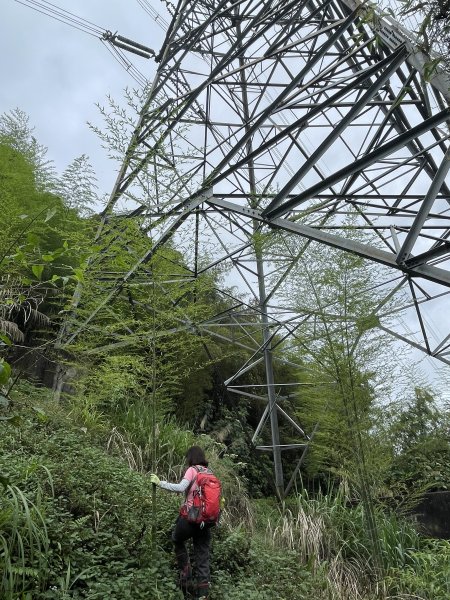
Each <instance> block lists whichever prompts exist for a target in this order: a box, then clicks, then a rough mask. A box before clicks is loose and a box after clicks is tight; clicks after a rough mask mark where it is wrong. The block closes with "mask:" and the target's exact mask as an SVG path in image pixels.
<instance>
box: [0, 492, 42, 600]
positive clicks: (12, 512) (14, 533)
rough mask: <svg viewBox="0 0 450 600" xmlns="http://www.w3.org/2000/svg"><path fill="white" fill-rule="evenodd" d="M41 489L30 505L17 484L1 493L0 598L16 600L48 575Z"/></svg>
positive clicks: (29, 501)
mask: <svg viewBox="0 0 450 600" xmlns="http://www.w3.org/2000/svg"><path fill="white" fill-rule="evenodd" d="M40 504H41V490H40V488H38V491H37V493H36V500H35V502H32V501H31V500H30V499H29V498H27V496H26V495H25V493H24V492H23V491H22V490H21V489H20V488H19V487H17V486H16V485H6V486H5V487H4V488H3V490H2V491H1V492H0V598H2V599H4V600H16V599H17V598H21V597H22V596H23V595H24V594H26V593H27V592H29V591H30V589H34V588H35V583H36V581H37V582H38V585H40V584H43V583H44V582H45V580H46V576H47V560H46V555H47V552H48V547H49V539H48V535H47V527H46V525H45V520H44V517H43V514H42V510H41V507H40Z"/></svg>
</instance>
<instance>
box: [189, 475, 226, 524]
mask: <svg viewBox="0 0 450 600" xmlns="http://www.w3.org/2000/svg"><path fill="white" fill-rule="evenodd" d="M194 469H195V470H196V471H197V477H196V478H195V479H193V480H192V483H191V486H192V485H193V483H194V482H196V483H197V489H196V490H195V491H194V493H193V504H192V506H191V508H190V509H189V510H188V509H187V507H186V504H183V506H182V507H181V510H180V514H181V516H182V517H184V518H185V519H187V520H188V521H189V522H190V523H196V524H197V525H202V524H203V525H204V524H214V523H217V521H218V520H219V515H220V498H221V495H222V485H221V483H220V480H219V479H218V478H217V477H216V476H215V475H214V473H213V472H212V471H211V469H207V468H206V467H199V466H194ZM191 486H189V487H191ZM188 491H189V488H188V490H187V492H188Z"/></svg>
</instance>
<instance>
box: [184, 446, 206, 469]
mask: <svg viewBox="0 0 450 600" xmlns="http://www.w3.org/2000/svg"><path fill="white" fill-rule="evenodd" d="M186 461H187V464H188V465H189V466H190V467H192V466H193V465H203V466H204V467H207V466H208V461H207V460H206V457H205V453H204V452H203V450H202V449H201V448H200V446H191V448H189V450H188V451H187V452H186Z"/></svg>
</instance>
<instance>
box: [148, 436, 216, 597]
mask: <svg viewBox="0 0 450 600" xmlns="http://www.w3.org/2000/svg"><path fill="white" fill-rule="evenodd" d="M186 462H187V464H188V469H187V471H186V472H185V474H184V476H183V479H182V480H181V482H180V483H169V482H167V481H160V479H159V477H158V476H157V475H154V474H153V475H151V476H150V481H151V482H152V483H154V484H155V485H158V486H159V487H161V488H162V489H165V490H169V491H171V492H178V493H183V492H184V494H185V500H184V502H183V504H182V506H181V509H180V515H179V517H178V519H177V521H176V523H175V528H174V530H173V533H172V540H173V542H174V544H175V554H176V557H177V563H178V568H179V570H180V586H181V589H182V590H183V593H184V594H185V595H186V594H187V591H188V586H189V583H190V581H191V565H190V561H189V554H188V551H187V549H186V541H187V540H188V539H190V538H192V542H193V545H194V562H195V571H196V573H195V575H196V579H197V592H198V595H197V598H203V600H207V599H208V593H209V579H210V567H209V563H210V545H211V526H213V525H214V524H215V523H216V522H217V520H218V517H219V510H220V492H221V490H220V482H219V480H218V479H217V478H216V477H215V476H214V475H213V473H212V471H211V469H209V468H208V461H207V460H206V457H205V453H204V452H203V450H202V449H201V448H200V447H199V446H192V447H191V448H189V450H188V451H187V454H186Z"/></svg>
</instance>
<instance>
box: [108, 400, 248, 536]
mask: <svg viewBox="0 0 450 600" xmlns="http://www.w3.org/2000/svg"><path fill="white" fill-rule="evenodd" d="M121 423H122V424H121V426H120V427H114V428H113V430H112V431H111V434H110V436H109V439H108V442H107V447H108V450H109V451H110V452H113V453H115V454H118V455H119V456H120V457H121V458H122V459H123V460H124V461H125V462H126V463H127V464H128V466H129V468H130V469H131V470H133V471H137V472H139V473H142V474H146V473H148V472H149V470H150V469H154V470H155V471H156V472H157V473H158V475H159V476H160V477H161V478H162V479H166V480H169V481H179V479H180V478H181V476H182V475H183V473H184V471H185V469H186V461H185V456H186V452H187V450H188V448H190V447H191V446H193V445H199V446H201V447H202V448H203V449H204V450H205V454H206V456H207V457H208V460H209V461H210V464H211V466H212V467H213V469H214V472H215V473H216V475H217V476H218V477H219V478H220V480H221V481H222V486H223V494H224V497H225V500H226V504H225V509H224V510H223V511H222V517H221V524H222V526H224V527H226V528H228V529H232V528H233V527H236V526H241V527H242V526H243V527H245V528H246V529H252V528H253V521H254V519H253V511H252V510H251V504H250V500H249V498H248V494H247V491H246V489H245V485H244V483H243V481H242V479H241V478H240V477H239V474H238V472H237V468H236V466H235V465H234V464H233V462H232V461H231V460H230V459H228V458H225V459H223V460H222V459H221V458H220V457H221V455H222V454H223V452H224V449H225V447H224V445H223V444H222V443H220V442H216V441H215V440H213V439H212V438H211V437H210V436H208V435H200V436H196V435H194V433H192V432H191V431H189V429H187V428H183V427H181V426H180V425H179V424H178V423H177V422H176V421H175V419H173V418H172V417H166V418H164V419H161V420H160V421H159V422H158V423H157V425H156V428H155V435H156V443H155V442H154V440H153V437H152V424H151V407H150V406H149V405H148V404H147V403H135V404H133V405H132V406H130V407H129V408H128V410H127V411H126V413H124V414H123V416H122V418H121ZM155 452H156V456H155Z"/></svg>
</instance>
